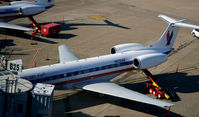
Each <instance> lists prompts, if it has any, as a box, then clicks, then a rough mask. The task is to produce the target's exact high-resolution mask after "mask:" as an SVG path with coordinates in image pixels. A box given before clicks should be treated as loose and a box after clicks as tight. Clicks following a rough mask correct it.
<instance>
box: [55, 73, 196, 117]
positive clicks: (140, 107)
mask: <svg viewBox="0 0 199 117" xmlns="http://www.w3.org/2000/svg"><path fill="white" fill-rule="evenodd" d="M154 76H155V77H156V78H158V79H159V81H160V82H161V83H162V84H164V86H166V87H167V88H169V89H171V90H173V91H175V92H181V93H193V92H198V91H199V87H198V85H199V79H198V77H199V76H198V75H187V73H184V72H179V73H163V74H158V75H154ZM145 83H146V82H139V83H134V84H125V85H123V86H124V87H126V88H128V89H131V90H134V91H137V92H140V93H146V91H145V89H144V87H145V86H144V85H145ZM55 103H56V102H55ZM63 103H64V112H69V115H70V116H72V117H76V113H73V111H77V110H79V109H86V108H89V107H94V106H96V105H99V106H100V105H102V104H105V103H110V104H113V105H117V106H121V107H124V108H128V109H131V110H136V111H139V112H143V113H147V114H150V115H154V116H161V117H165V116H167V115H168V110H167V108H160V107H157V106H154V105H149V104H144V103H141V102H136V101H130V100H126V99H122V98H117V97H113V96H108V95H105V96H104V97H100V96H99V93H94V92H90V91H82V92H80V93H77V94H75V95H72V96H70V97H67V98H65V99H64V100H63ZM94 108H95V107H94ZM171 110H172V107H171ZM66 115H67V114H66ZM170 115H171V116H173V117H181V116H182V115H180V114H177V113H175V112H171V113H170ZM107 116H109V115H107ZM88 117H89V116H88Z"/></svg>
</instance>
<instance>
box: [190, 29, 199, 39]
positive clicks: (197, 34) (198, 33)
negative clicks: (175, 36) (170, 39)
mask: <svg viewBox="0 0 199 117" xmlns="http://www.w3.org/2000/svg"><path fill="white" fill-rule="evenodd" d="M191 34H192V35H193V37H198V38H199V29H193V31H192V32H191Z"/></svg>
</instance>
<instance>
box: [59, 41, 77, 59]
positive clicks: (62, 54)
mask: <svg viewBox="0 0 199 117" xmlns="http://www.w3.org/2000/svg"><path fill="white" fill-rule="evenodd" d="M59 59H60V63H62V62H69V61H74V60H78V58H77V57H76V56H75V55H74V54H73V53H72V52H71V51H70V50H69V49H68V48H67V47H66V45H60V46H59Z"/></svg>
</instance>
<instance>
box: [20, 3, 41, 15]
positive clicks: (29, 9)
mask: <svg viewBox="0 0 199 117" xmlns="http://www.w3.org/2000/svg"><path fill="white" fill-rule="evenodd" d="M43 11H45V8H44V7H40V6H36V5H34V6H33V5H31V6H25V7H21V8H20V10H19V12H20V14H22V15H35V14H38V13H41V12H43Z"/></svg>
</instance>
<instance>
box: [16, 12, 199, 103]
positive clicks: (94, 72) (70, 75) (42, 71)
mask: <svg viewBox="0 0 199 117" xmlns="http://www.w3.org/2000/svg"><path fill="white" fill-rule="evenodd" d="M159 17H160V18H161V19H162V20H163V21H165V22H166V23H168V27H167V28H166V30H165V31H164V33H163V34H162V36H161V37H160V39H159V40H158V41H157V42H155V43H154V44H151V45H148V46H143V45H142V44H138V43H127V44H120V45H116V46H114V47H112V49H111V54H109V55H104V56H98V57H91V58H86V59H81V60H79V59H78V58H77V57H76V56H75V55H74V54H73V53H72V52H71V51H70V50H69V49H68V48H67V46H65V45H60V46H59V47H58V50H59V57H60V63H57V64H52V65H47V66H41V67H36V68H30V69H24V70H22V72H19V73H18V75H19V76H20V77H21V78H24V79H26V80H29V81H30V82H32V83H33V84H36V83H49V84H54V85H56V86H63V85H64V86H67V88H80V89H84V90H88V91H93V92H97V93H101V94H106V95H111V96H115V97H120V98H124V99H128V100H133V101H138V102H142V103H147V104H151V105H156V106H159V107H170V106H173V104H171V103H168V102H165V101H161V100H157V99H153V98H150V97H148V96H146V95H144V94H141V93H138V92H136V91H133V90H130V89H127V88H124V87H122V86H119V85H118V84H115V83H112V82H110V80H111V79H113V78H115V77H116V76H118V75H120V74H121V73H123V72H125V71H131V70H143V69H149V68H152V67H155V66H157V65H159V64H162V63H163V62H165V61H166V60H167V59H168V53H170V52H171V51H172V50H173V48H172V47H173V45H174V42H175V40H176V37H177V34H178V30H179V27H186V28H193V29H194V28H196V29H197V28H199V26H196V25H192V24H187V23H184V22H185V20H186V19H183V20H175V19H173V18H170V17H168V16H166V15H159Z"/></svg>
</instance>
